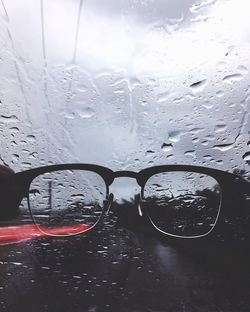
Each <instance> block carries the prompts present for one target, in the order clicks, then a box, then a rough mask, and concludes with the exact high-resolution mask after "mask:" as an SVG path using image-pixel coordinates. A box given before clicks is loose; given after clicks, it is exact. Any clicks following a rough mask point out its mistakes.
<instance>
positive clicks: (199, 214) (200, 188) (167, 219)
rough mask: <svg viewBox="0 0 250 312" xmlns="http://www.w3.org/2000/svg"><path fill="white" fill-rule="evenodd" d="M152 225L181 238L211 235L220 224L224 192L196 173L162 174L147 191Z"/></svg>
mask: <svg viewBox="0 0 250 312" xmlns="http://www.w3.org/2000/svg"><path fill="white" fill-rule="evenodd" d="M143 199H144V201H143V202H144V205H145V208H146V210H147V213H148V216H149V218H150V220H151V222H152V224H153V225H154V226H155V227H156V228H157V229H158V230H160V231H161V232H164V233H166V234H170V235H173V236H179V237H197V236H204V235H206V234H208V233H209V232H210V231H211V230H212V229H213V227H214V226H215V223H216V221H217V218H218V215H219V210H220V202H221V190H220V186H219V184H218V182H217V181H216V180H215V179H214V178H213V177H211V176H209V175H206V174H202V173H196V172H186V171H185V172H182V171H174V172H162V173H158V174H155V175H153V176H152V177H150V178H149V180H148V181H147V182H146V185H145V187H144V190H143Z"/></svg>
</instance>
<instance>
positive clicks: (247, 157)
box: [242, 152, 250, 161]
mask: <svg viewBox="0 0 250 312" xmlns="http://www.w3.org/2000/svg"><path fill="white" fill-rule="evenodd" d="M242 158H243V159H244V160H245V161H250V152H246V153H245V154H244V155H243V156H242Z"/></svg>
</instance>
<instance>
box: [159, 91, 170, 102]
mask: <svg viewBox="0 0 250 312" xmlns="http://www.w3.org/2000/svg"><path fill="white" fill-rule="evenodd" d="M168 96H169V93H168V92H163V93H160V94H158V97H157V102H158V103H162V102H165V101H166V100H167V98H168Z"/></svg>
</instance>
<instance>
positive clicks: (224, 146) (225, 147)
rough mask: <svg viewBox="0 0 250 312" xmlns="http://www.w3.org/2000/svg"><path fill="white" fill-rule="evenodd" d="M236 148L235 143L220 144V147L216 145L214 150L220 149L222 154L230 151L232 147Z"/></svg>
mask: <svg viewBox="0 0 250 312" xmlns="http://www.w3.org/2000/svg"><path fill="white" fill-rule="evenodd" d="M233 146H234V143H230V144H218V145H214V146H213V148H214V149H218V150H220V151H221V152H226V151H228V150H230V149H231V148H232V147H233Z"/></svg>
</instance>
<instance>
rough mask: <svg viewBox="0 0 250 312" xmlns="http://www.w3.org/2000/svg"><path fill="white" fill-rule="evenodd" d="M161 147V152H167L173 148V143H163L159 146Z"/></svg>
mask: <svg viewBox="0 0 250 312" xmlns="http://www.w3.org/2000/svg"><path fill="white" fill-rule="evenodd" d="M161 149H162V150H163V152H169V151H171V150H172V149H173V144H172V143H169V144H167V143H163V144H162V146H161Z"/></svg>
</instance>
